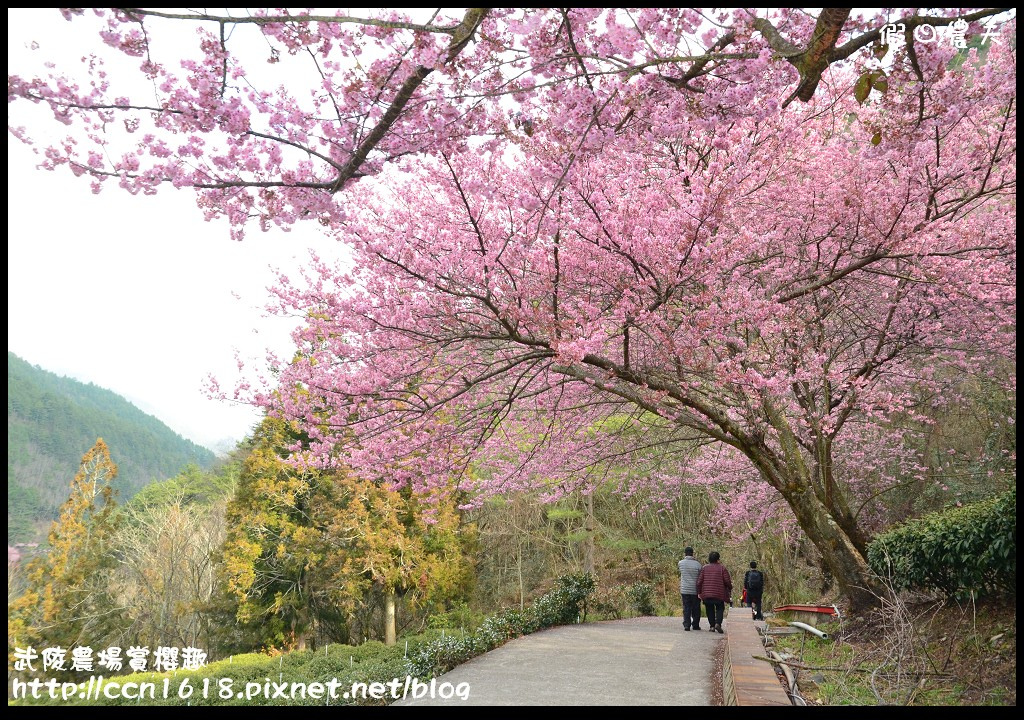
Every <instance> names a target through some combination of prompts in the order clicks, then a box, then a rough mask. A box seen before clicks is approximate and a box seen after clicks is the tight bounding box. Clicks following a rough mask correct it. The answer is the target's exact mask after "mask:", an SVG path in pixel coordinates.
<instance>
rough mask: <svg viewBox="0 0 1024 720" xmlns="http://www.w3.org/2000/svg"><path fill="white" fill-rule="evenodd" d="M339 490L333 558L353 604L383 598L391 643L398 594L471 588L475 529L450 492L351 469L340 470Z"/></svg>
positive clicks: (426, 598)
mask: <svg viewBox="0 0 1024 720" xmlns="http://www.w3.org/2000/svg"><path fill="white" fill-rule="evenodd" d="M335 493H336V497H337V499H338V506H337V509H338V512H337V513H336V514H335V515H334V519H333V521H332V523H331V536H332V538H335V539H336V543H335V544H334V545H333V548H334V549H333V550H332V553H331V562H330V563H329V565H331V566H332V567H337V568H338V569H339V575H338V580H339V581H340V582H341V584H342V587H344V588H345V589H346V592H345V596H346V598H345V599H346V602H347V607H348V608H349V609H350V610H352V609H355V605H356V604H357V603H358V602H360V599H361V598H366V597H370V596H379V597H382V598H383V600H384V642H385V643H386V644H388V645H391V644H393V643H394V642H395V640H396V637H397V628H396V616H395V613H396V602H397V600H398V598H403V599H404V600H405V601H406V602H407V603H408V604H409V605H410V606H412V607H415V606H418V605H426V604H429V603H432V602H442V603H443V602H444V600H446V599H448V598H450V597H453V596H457V595H459V594H461V593H466V592H468V590H469V587H470V584H471V579H472V575H471V567H470V565H469V562H468V559H467V556H466V553H465V548H466V546H467V543H468V542H471V541H472V529H471V528H469V527H464V526H462V524H461V521H460V516H459V513H458V510H457V509H456V507H455V503H454V501H453V499H452V497H450V495H449V494H448V493H446V492H445V491H443V490H437V491H434V492H432V493H430V494H416V493H413V492H412V491H410V490H408V489H403V490H401V491H395V490H391V489H388V488H387V487H385V486H383V485H381V484H378V483H375V482H373V481H371V480H365V479H362V478H359V477H357V476H355V475H353V474H349V473H339V474H338V475H337V476H336V484H335Z"/></svg>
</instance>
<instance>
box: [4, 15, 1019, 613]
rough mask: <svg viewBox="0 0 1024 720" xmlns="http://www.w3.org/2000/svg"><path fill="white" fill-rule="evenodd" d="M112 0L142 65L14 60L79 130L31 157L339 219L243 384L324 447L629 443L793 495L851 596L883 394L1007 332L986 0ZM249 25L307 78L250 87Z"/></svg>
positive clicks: (903, 397)
mask: <svg viewBox="0 0 1024 720" xmlns="http://www.w3.org/2000/svg"><path fill="white" fill-rule="evenodd" d="M66 14H67V15H68V16H69V17H71V16H73V15H75V12H74V11H66ZM101 16H102V19H103V20H104V21H105V22H106V26H105V27H104V29H103V31H102V37H103V39H104V41H105V42H107V43H108V44H109V45H112V46H114V47H115V48H117V49H119V50H122V51H123V52H125V53H126V54H127V55H128V56H129V57H133V58H137V62H138V65H139V69H140V70H141V72H142V73H143V74H144V75H145V76H146V77H147V78H148V79H149V81H150V82H149V84H148V85H147V87H146V89H145V90H144V91H143V92H145V93H148V95H149V96H150V97H152V98H153V99H152V100H147V101H143V100H142V99H141V98H142V97H143V95H141V94H135V95H134V96H128V95H122V94H120V93H119V91H118V89H117V88H116V87H114V85H113V83H112V82H111V81H109V80H108V79H107V78H106V77H105V76H104V75H102V72H103V71H102V70H99V69H96V68H94V79H93V81H92V84H91V85H89V86H88V87H86V86H84V85H82V84H76V83H74V82H72V81H70V80H66V79H62V78H59V77H56V76H53V77H48V78H42V79H25V78H19V77H9V97H11V98H12V99H16V100H21V99H28V100H32V101H35V102H41V103H46V104H47V105H48V106H49V107H50V108H51V109H52V110H53V111H54V114H55V116H56V117H57V119H59V120H60V121H62V122H65V123H67V124H69V125H70V126H72V128H73V130H72V135H71V137H70V138H69V139H68V140H67V141H66V142H64V143H62V144H59V145H57V146H54V147H51V148H49V149H47V151H46V154H45V160H44V164H45V165H46V166H47V167H52V168H57V167H62V166H66V167H68V168H70V169H71V170H72V171H73V172H75V173H76V174H80V175H83V176H88V177H90V178H91V179H92V181H93V182H94V183H96V184H97V187H98V186H99V184H101V183H102V182H103V181H104V180H106V179H109V178H116V179H117V180H118V182H119V184H120V185H121V186H122V187H124V188H126V189H128V190H129V191H131V192H138V191H143V192H154V191H155V190H156V189H157V188H158V187H160V186H161V185H162V184H165V183H170V184H172V185H173V186H175V187H189V188H194V189H195V190H196V191H197V192H198V195H199V202H200V205H201V207H202V208H203V209H204V211H205V212H206V213H207V215H208V216H209V217H213V216H216V215H226V216H227V217H229V218H230V219H231V221H232V226H233V232H234V233H235V234H236V236H238V237H240V236H241V234H242V232H243V230H244V228H245V227H246V225H247V223H248V222H249V220H252V219H255V220H256V221H257V222H258V223H260V224H261V225H262V226H264V227H265V226H267V225H269V224H271V223H275V224H279V225H282V226H288V225H291V224H293V223H296V222H300V221H302V220H314V221H317V222H320V223H321V224H322V225H323V226H324V232H325V235H327V236H330V237H333V238H336V239H338V240H341V241H343V242H344V243H345V244H346V246H347V247H348V248H349V249H350V250H351V255H350V256H349V257H348V258H347V259H346V261H345V262H344V263H334V262H332V261H331V260H329V259H321V258H314V259H313V262H312V263H311V266H310V268H309V272H308V274H307V277H306V278H305V279H303V280H302V281H293V280H291V279H289V278H286V277H281V278H280V284H279V286H278V288H277V290H276V293H277V297H278V299H279V308H280V310H281V311H282V312H284V313H291V314H296V315H298V316H300V317H301V318H303V324H302V327H300V328H299V329H298V330H297V331H296V333H295V340H296V344H297V353H296V355H295V357H294V358H292V359H289V361H288V362H281V363H279V364H277V366H276V367H275V368H274V370H275V378H274V381H273V382H268V383H267V384H266V387H264V388H256V389H254V390H249V389H248V388H245V387H243V388H240V390H239V392H240V393H241V394H243V395H245V396H246V397H249V398H251V399H253V400H255V401H256V402H259V403H261V404H263V405H265V406H266V407H267V408H268V409H270V410H271V411H272V412H274V413H276V414H280V415H283V416H285V417H287V418H288V419H289V420H293V421H296V422H298V423H300V424H301V425H302V427H303V429H304V430H305V432H306V433H307V435H308V436H309V437H310V438H311V442H310V443H309V445H308V446H307V447H305V448H303V450H304V451H305V454H306V457H307V458H308V459H310V460H312V461H313V462H315V463H319V464H323V465H331V464H333V463H334V462H336V461H337V460H338V458H340V457H343V458H344V463H345V464H346V465H348V466H349V467H352V468H354V469H356V470H358V471H361V472H366V473H375V474H376V475H377V476H378V477H382V478H385V479H387V480H388V481H389V482H392V483H394V482H398V483H408V484H411V485H413V486H415V487H417V488H419V489H430V488H435V487H441V486H443V485H445V484H446V483H447V482H448V479H449V478H451V477H452V476H455V477H460V478H463V480H464V482H465V483H467V486H469V485H471V486H472V489H474V490H475V491H478V492H480V493H483V494H486V493H497V492H508V491H512V490H515V489H520V488H538V487H539V488H543V489H545V491H546V492H548V493H550V494H551V495H553V496H557V495H558V494H559V493H562V492H566V491H571V490H575V489H578V488H586V487H587V486H588V484H589V483H590V482H591V478H592V473H593V472H594V469H595V468H600V467H606V466H607V465H608V464H609V463H621V464H624V465H627V466H630V465H632V466H633V467H634V475H640V476H642V477H643V479H644V480H645V481H647V482H649V483H652V484H661V486H663V487H667V488H671V485H672V483H674V482H683V481H685V482H704V483H714V484H716V485H717V486H723V485H728V486H730V487H733V488H735V490H734V491H733V494H734V495H735V496H737V497H738V498H740V499H741V501H745V502H740V506H744V507H750V505H751V504H752V503H764V502H767V501H768V500H770V499H772V498H782V499H783V500H784V501H785V503H786V505H787V506H788V508H789V509H790V510H791V511H792V514H793V516H794V518H795V519H796V521H797V522H798V523H799V525H800V527H801V528H802V529H803V531H804V532H805V533H806V534H807V536H808V538H809V539H810V540H811V541H812V542H813V543H814V544H815V545H816V546H817V547H818V549H819V550H820V551H821V555H822V558H823V561H824V562H825V564H826V565H827V566H828V568H829V570H830V571H831V572H832V574H833V576H834V577H836V578H837V580H838V581H839V583H840V585H841V587H842V589H843V590H844V591H845V593H846V594H847V596H848V597H849V598H850V601H851V604H852V605H853V606H854V607H855V608H856V607H862V606H865V605H868V604H871V603H873V602H874V600H875V595H876V592H877V590H878V588H877V587H876V586H875V584H874V582H873V580H872V578H871V575H870V572H869V570H868V568H867V565H866V563H865V562H864V549H865V546H866V543H867V540H868V537H867V534H866V532H865V530H864V527H863V523H862V520H863V518H862V516H861V510H862V508H863V507H864V506H865V503H867V502H868V501H869V499H870V498H871V497H873V496H876V495H877V493H878V492H879V491H880V487H879V486H880V485H884V484H885V483H886V482H889V481H891V480H893V478H895V477H897V476H898V475H900V474H902V473H907V472H911V473H912V472H914V471H915V468H916V462H915V458H913V457H912V456H909V455H908V454H907V453H906V452H905V447H906V444H905V443H904V442H903V440H904V438H903V436H902V433H903V432H905V430H901V429H900V428H901V427H902V428H906V427H909V426H910V425H909V424H902V425H900V424H898V423H896V422H895V420H897V419H900V418H910V419H915V420H917V421H920V422H924V421H926V417H925V415H926V414H925V413H924V412H923V411H922V405H921V403H923V402H938V401H941V399H942V398H943V397H946V395H947V394H948V393H947V388H946V386H945V384H944V380H943V379H944V378H945V377H948V375H947V373H949V372H959V373H963V372H969V373H983V372H986V371H987V370H988V369H989V368H991V367H992V362H993V360H992V359H993V358H1003V359H1009V360H1010V361H1011V362H1012V360H1013V359H1014V358H1015V338H1014V330H1015V304H1016V294H1015V290H1014V279H1015V266H1016V237H1015V208H1014V206H1015V183H1016V174H1015V162H1016V140H1015V138H1016V94H1015V93H1016V90H1015V57H1014V50H1013V48H1012V44H1011V42H1010V36H1011V35H1012V33H1013V32H1014V31H1015V22H1014V21H1013V20H1012V19H1010V20H1007V18H1006V16H1005V15H1002V14H1000V13H999V12H998V11H997V10H984V9H979V10H966V9H959V10H949V11H943V12H937V13H936V14H933V15H918V14H907V15H904V16H901V15H900V14H899V13H890V14H886V15H877V16H873V17H866V18H864V17H861V18H857V17H852V16H851V14H850V11H849V9H845V10H844V9H831V8H830V9H826V10H824V11H822V12H821V13H820V14H818V15H817V16H815V15H814V14H811V13H807V12H805V11H802V10H799V9H784V10H779V11H774V12H770V13H767V14H764V13H760V14H754V13H751V12H748V11H745V10H737V11H733V12H731V13H726V14H721V15H719V14H715V15H708V14H705V13H703V12H701V11H698V10H687V9H653V8H648V9H639V10H636V11H625V10H623V11H615V12H612V11H605V10H585V9H572V10H557V9H544V10H526V11H523V10H495V9H470V10H467V11H465V12H462V13H460V14H459V15H457V16H447V15H445V14H444V13H440V12H439V13H437V14H435V15H434V16H432V17H429V18H428V19H426V20H425V21H424V20H419V21H416V22H414V21H413V20H412V19H410V18H404V17H400V16H398V15H397V14H391V15H387V16H381V17H375V18H352V17H341V16H330V17H327V16H286V15H274V14H273V13H263V14H254V15H252V16H242V17H228V16H212V15H201V16H199V15H194V14H190V15H172V14H168V13H162V12H156V11H145V10H139V9H129V10H120V11H116V12H112V13H109V14H106V13H104V14H101ZM79 21H80V20H78V19H76V20H75V22H79ZM982 21H997V22H999V23H1002V24H1001V25H999V26H998V31H999V32H998V33H996V34H994V35H992V33H991V30H992V28H991V27H988V28H986V27H985V26H983V25H982ZM182 24H190V25H196V26H199V28H200V29H199V37H200V43H201V55H200V59H198V60H187V61H185V62H183V63H182V67H183V69H184V74H183V76H182V77H178V76H177V75H175V74H174V72H172V71H171V70H170V69H169V68H168V67H167V66H166V65H165V64H163V61H161V60H160V59H159V58H158V57H156V51H157V47H158V43H157V41H156V37H157V31H158V29H159V30H160V31H165V30H167V29H169V28H170V27H175V26H179V25H182ZM887 26H891V28H892V29H894V30H897V31H898V32H896V33H895V34H894V33H893V32H889V33H888V34H887V35H886V36H885V38H886V40H887V41H888V43H889V44H888V45H882V44H881V40H882V39H883V29H884V28H885V27H887ZM925 26H928V27H929V28H930V29H931V31H932V32H933V33H934V32H936V29H940V30H941V29H945V28H948V29H949V30H948V32H947V33H946V35H945V39H946V40H948V42H925V40H924V38H925V37H927V36H926V35H923V34H922V33H919V32H918V30H919V29H921V28H924V27H925ZM239 27H244V28H255V29H257V30H259V32H260V33H261V34H262V37H263V38H265V39H266V43H267V44H266V46H265V47H266V54H267V55H268V56H269V60H270V61H271V63H272V65H273V66H276V65H278V64H283V63H286V62H288V63H295V62H297V61H298V60H299V58H300V57H304V58H305V59H306V61H307V62H308V63H309V64H310V65H311V66H313V67H314V70H313V73H314V75H313V77H314V81H315V82H314V85H315V87H313V89H312V90H310V91H309V92H308V94H299V93H293V92H292V91H291V89H290V88H291V87H293V86H292V85H291V84H290V85H289V89H285V88H284V87H281V88H278V89H276V90H266V89H260V87H259V86H258V85H257V84H255V82H254V78H255V71H252V72H250V68H249V67H247V66H244V65H243V64H242V63H241V62H240V60H239V58H238V57H237V56H236V55H235V54H233V53H232V44H233V42H235V40H236V38H235V37H234V35H233V32H234V29H235V28H239ZM954 31H955V32H959V33H961V35H960V36H959V37H961V38H963V40H964V42H963V43H960V42H958V41H957V37H958V36H957V35H956V34H955V33H954ZM983 32H986V33H987V34H989V35H991V36H990V37H988V39H987V40H986V42H984V43H980V42H978V41H979V39H981V38H982V33H983ZM931 37H932V40H933V41H934V40H935V39H936V38H935V36H934V35H933V36H931ZM967 39H970V40H971V43H970V45H971V46H970V47H965V48H959V47H957V45H958V44H964V45H967V44H968V43H967ZM352 58H356V59H357V60H358V62H353V61H352ZM96 67H97V68H98V66H96ZM296 85H298V84H296ZM14 132H15V133H16V134H18V135H19V136H20V137H23V138H25V139H26V140H29V139H30V138H29V135H28V134H27V133H26V132H25V131H23V130H20V129H17V128H16V129H14ZM140 140H141V142H139V141H140ZM124 143H127V148H128V150H127V151H126V152H123V154H122V153H120V152H119V151H117V150H115V148H119V147H124V145H123V144H124ZM297 450H298V448H297Z"/></svg>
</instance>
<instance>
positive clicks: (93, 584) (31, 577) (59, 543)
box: [7, 438, 123, 650]
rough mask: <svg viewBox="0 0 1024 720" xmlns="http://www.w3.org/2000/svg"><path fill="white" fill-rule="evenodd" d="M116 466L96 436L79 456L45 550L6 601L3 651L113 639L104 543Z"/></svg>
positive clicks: (114, 615)
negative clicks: (21, 589) (19, 588)
mask: <svg viewBox="0 0 1024 720" xmlns="http://www.w3.org/2000/svg"><path fill="white" fill-rule="evenodd" d="M116 476H117V466H116V465H114V463H113V462H112V461H111V459H110V451H109V450H108V449H107V444H106V443H105V442H104V441H103V439H102V438H100V439H97V440H96V444H95V445H93V447H92V448H91V449H90V450H89V451H88V452H87V453H86V454H85V455H84V456H83V457H82V462H81V465H80V467H79V470H78V473H77V474H76V475H75V477H74V479H73V480H72V482H71V493H70V496H69V497H68V499H67V501H65V503H64V504H63V505H62V506H61V508H60V514H59V516H58V518H57V520H56V521H55V522H54V523H53V527H52V529H51V530H50V535H49V548H48V551H47V552H46V553H45V554H42V555H40V556H39V557H37V558H35V559H33V560H32V561H31V562H30V563H29V565H28V567H27V568H26V576H27V586H26V589H25V592H24V593H22V594H21V595H20V596H19V597H18V598H17V599H16V600H15V601H14V602H13V603H11V605H10V606H9V607H8V616H7V617H8V628H7V636H8V646H9V647H8V650H10V649H11V648H12V647H14V646H18V647H24V646H26V645H33V646H35V647H36V648H37V649H38V648H39V647H40V646H43V647H62V648H72V647H75V646H94V647H95V646H100V645H103V643H106V642H110V641H112V640H113V639H114V638H115V635H116V633H117V632H118V629H119V627H123V624H119V623H118V616H119V613H118V610H117V608H116V607H114V603H112V602H111V599H110V592H109V587H110V582H109V581H110V575H109V570H110V569H111V568H112V567H113V566H114V556H113V553H111V552H110V542H111V540H112V538H113V535H114V532H115V530H116V529H117V523H118V516H117V513H116V503H115V501H114V490H113V489H112V488H111V482H113V480H114V478H115V477H116Z"/></svg>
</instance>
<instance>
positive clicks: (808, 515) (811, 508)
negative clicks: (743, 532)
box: [781, 480, 883, 612]
mask: <svg viewBox="0 0 1024 720" xmlns="http://www.w3.org/2000/svg"><path fill="white" fill-rule="evenodd" d="M781 492H782V496H783V497H784V498H785V499H786V501H787V502H788V503H789V506H790V507H791V508H792V509H793V513H794V514H795V515H796V519H797V522H798V523H799V524H800V527H801V529H803V531H804V532H805V533H806V534H807V537H808V539H810V541H811V542H812V543H814V546H815V547H816V548H818V551H819V552H820V553H821V556H822V559H823V561H824V563H825V565H826V566H827V567H828V569H829V571H830V572H831V573H832V575H833V577H835V579H836V582H838V584H839V588H840V590H841V591H842V593H843V594H844V595H845V596H846V598H847V599H848V600H849V601H850V611H851V612H861V611H864V610H867V609H869V608H872V607H875V606H877V605H878V604H879V602H880V598H881V595H882V591H883V588H882V587H881V585H880V584H879V582H878V580H877V579H876V578H875V576H874V573H872V571H871V569H870V568H869V567H868V564H867V561H866V560H865V559H864V556H863V555H861V553H860V551H859V550H858V549H857V547H856V545H855V544H854V542H853V541H852V540H851V539H850V537H849V536H848V535H847V534H846V533H845V532H844V531H843V529H842V528H841V527H840V526H839V524H838V523H837V522H836V521H835V520H834V519H833V518H832V517H831V516H830V515H829V513H828V510H827V509H826V508H825V505H824V504H823V503H822V502H821V501H820V500H819V499H818V496H817V495H815V493H814V492H813V491H812V490H811V487H810V485H809V484H808V483H806V482H800V481H799V480H797V481H795V482H789V483H785V484H784V485H783V487H782V488H781Z"/></svg>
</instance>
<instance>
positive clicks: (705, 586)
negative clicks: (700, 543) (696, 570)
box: [697, 552, 732, 633]
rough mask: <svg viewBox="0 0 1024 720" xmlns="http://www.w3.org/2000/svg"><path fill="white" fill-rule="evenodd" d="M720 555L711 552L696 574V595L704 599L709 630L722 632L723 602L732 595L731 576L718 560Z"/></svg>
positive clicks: (727, 600)
mask: <svg viewBox="0 0 1024 720" xmlns="http://www.w3.org/2000/svg"><path fill="white" fill-rule="evenodd" d="M721 557H722V556H721V555H719V554H718V553H717V552H712V553H711V554H710V555H708V563H707V565H705V566H704V567H702V568H701V569H700V575H698V576H697V596H698V597H699V598H700V599H701V600H703V601H704V609H705V610H706V611H707V616H708V621H709V622H710V623H711V627H710V630H711V632H719V633H724V632H725V631H724V630H722V620H724V619H725V604H726V603H727V602H729V599H730V598H731V597H732V578H731V577H730V576H729V571H728V570H727V569H726V567H725V565H722V564H721V563H720V562H718V561H719V559H721Z"/></svg>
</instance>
